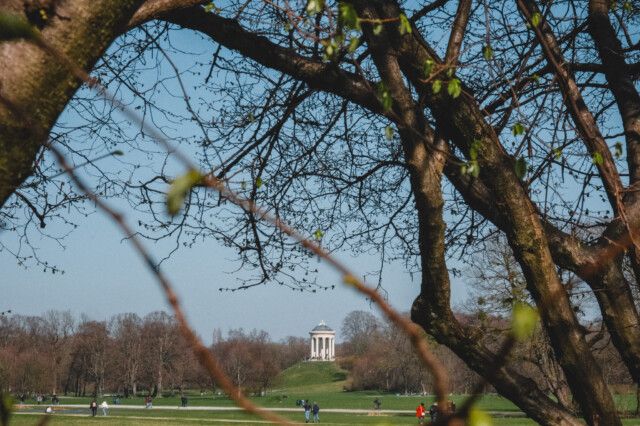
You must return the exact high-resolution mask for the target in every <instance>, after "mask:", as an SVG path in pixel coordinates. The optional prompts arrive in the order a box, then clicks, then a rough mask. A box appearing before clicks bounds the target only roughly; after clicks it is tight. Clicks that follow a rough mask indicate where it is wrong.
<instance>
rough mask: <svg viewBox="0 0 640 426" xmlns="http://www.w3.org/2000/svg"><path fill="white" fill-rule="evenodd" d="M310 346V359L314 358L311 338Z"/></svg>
mask: <svg viewBox="0 0 640 426" xmlns="http://www.w3.org/2000/svg"><path fill="white" fill-rule="evenodd" d="M309 346H310V348H309V349H310V351H309V352H310V353H309V358H313V337H311V341H310V342H309Z"/></svg>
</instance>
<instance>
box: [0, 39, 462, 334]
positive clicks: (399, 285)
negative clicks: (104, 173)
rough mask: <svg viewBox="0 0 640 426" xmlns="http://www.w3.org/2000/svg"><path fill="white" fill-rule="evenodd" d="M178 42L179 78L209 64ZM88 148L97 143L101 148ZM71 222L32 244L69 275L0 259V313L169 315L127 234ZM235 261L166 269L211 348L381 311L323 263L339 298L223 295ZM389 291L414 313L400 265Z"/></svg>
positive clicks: (196, 250)
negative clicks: (231, 338)
mask: <svg viewBox="0 0 640 426" xmlns="http://www.w3.org/2000/svg"><path fill="white" fill-rule="evenodd" d="M176 40H177V42H178V43H180V44H182V45H183V46H182V47H183V48H185V49H187V48H188V50H190V51H191V53H190V54H189V55H187V56H185V57H180V56H176V57H174V58H173V60H175V61H176V63H177V64H178V66H179V67H181V68H182V69H185V68H188V67H190V66H192V64H191V63H188V62H187V61H194V52H196V53H195V55H196V59H198V58H197V56H198V55H199V56H200V57H199V59H200V60H201V61H203V62H205V63H206V60H209V55H210V52H211V51H213V48H214V46H213V45H212V44H211V43H209V42H207V41H204V40H203V39H201V38H200V37H196V36H194V35H193V34H189V33H188V32H180V33H179V34H178V37H176V38H175V39H174V41H176ZM155 72H156V70H155V69H152V70H151V71H150V73H151V74H152V75H155V74H154V73H155ZM174 83H175V82H174ZM189 83H190V82H188V81H187V86H191V84H189ZM120 95H122V93H120ZM124 96H125V97H127V96H130V94H126V93H125V94H124ZM164 101H167V102H175V98H167V99H160V100H159V102H164ZM73 120H74V117H73V113H72V112H69V111H67V112H66V113H65V114H63V116H62V117H61V119H60V121H61V122H69V121H73ZM160 124H162V123H160ZM189 126H191V127H192V128H191V129H189ZM193 126H194V125H193V124H189V123H186V124H185V129H187V131H193V132H194V134H197V130H195V129H193ZM185 129H177V131H185ZM87 143H89V144H99V143H100V141H99V140H98V141H87ZM127 155H130V154H127ZM108 161H111V160H108ZM129 161H131V160H130V159H129ZM133 161H134V162H135V157H134V158H133ZM107 164H108V166H111V164H109V163H107ZM85 177H86V176H85ZM128 218H129V221H130V223H132V224H134V225H135V223H136V221H137V217H136V216H135V215H131V214H130V213H129V216H128ZM70 219H71V220H72V221H73V222H75V223H77V224H78V225H79V226H78V229H76V230H74V231H73V232H72V233H71V234H70V235H68V236H67V237H66V238H65V239H64V240H63V241H62V244H63V246H61V245H60V244H58V243H57V242H55V241H52V240H49V239H46V238H38V237H37V236H38V235H39V234H37V233H33V235H35V236H36V237H32V238H33V239H32V244H34V245H35V246H37V247H38V248H39V254H40V256H41V257H42V258H44V259H45V260H47V261H48V262H50V263H52V264H55V265H59V266H60V267H61V268H62V269H64V271H65V273H64V275H61V274H52V273H51V272H43V270H42V268H41V267H37V266H30V267H27V268H26V269H25V268H24V267H21V266H19V265H18V264H17V262H16V260H15V258H14V257H12V256H11V255H10V254H9V253H7V252H6V251H5V252H0V269H1V270H2V271H3V278H4V279H3V280H2V281H1V282H0V294H2V295H3V297H2V299H0V311H4V310H8V309H10V310H12V311H13V312H14V313H17V314H24V315H39V314H42V313H43V312H45V311H47V310H51V309H54V310H70V311H71V312H72V313H73V314H75V315H76V316H80V314H82V313H84V314H87V315H88V316H89V317H90V318H92V319H96V320H103V319H108V318H109V317H111V316H112V315H115V314H119V313H123V312H136V313H138V314H139V315H145V314H146V313H149V312H152V311H155V310H168V308H169V307H168V305H167V304H166V303H165V301H164V299H163V294H162V292H161V291H160V289H159V287H158V285H157V283H156V282H155V280H154V278H153V277H152V276H151V275H150V274H149V273H148V272H147V270H146V269H145V267H144V266H143V263H142V262H141V260H140V259H139V257H138V256H137V254H136V253H135V252H134V251H133V250H132V249H131V247H129V244H128V243H127V242H126V241H122V234H121V233H120V231H119V229H118V228H117V227H116V226H115V225H114V224H113V223H111V222H110V221H109V220H108V219H107V218H106V217H105V216H104V215H103V214H102V213H100V212H95V213H93V214H90V215H89V216H88V217H84V216H81V215H78V214H73V213H72V214H71V216H70ZM56 226H60V229H59V230H58V229H56ZM64 229H66V228H64V227H63V226H61V225H60V224H56V223H52V224H50V225H49V226H48V227H47V232H50V233H53V234H56V233H64V232H65V231H64ZM0 238H2V239H3V242H4V243H5V244H6V245H10V246H11V245H14V243H15V241H14V240H16V241H17V237H16V236H15V235H14V234H11V233H9V232H6V231H5V232H4V233H2V234H0ZM147 247H149V248H150V250H151V252H152V253H154V256H155V258H157V259H159V258H162V257H163V256H164V255H165V254H166V253H167V251H168V250H169V249H170V248H169V246H168V242H161V243H159V244H156V245H153V244H150V243H147ZM338 255H339V256H341V257H342V258H343V260H344V259H347V261H348V263H349V265H350V266H351V267H352V268H353V270H354V272H355V273H357V274H359V275H363V274H366V273H369V272H372V271H375V270H376V269H377V268H378V266H379V265H378V262H379V260H378V258H377V257H376V256H361V257H359V258H350V257H349V255H348V254H345V253H338ZM234 259H235V254H234V253H233V252H231V251H230V250H229V249H227V248H224V247H222V246H221V245H219V244H218V243H216V242H215V241H213V240H208V241H206V242H201V243H198V244H196V245H195V246H194V247H193V248H181V249H180V250H179V251H178V252H177V253H175V254H174V255H173V256H172V257H171V258H170V259H169V260H168V261H166V262H165V263H163V264H162V268H163V270H164V272H165V273H166V274H167V275H168V277H169V278H170V279H171V280H172V282H173V283H174V284H175V286H176V288H177V290H178V293H179V296H180V298H181V301H182V303H183V305H184V307H185V310H186V312H187V314H188V317H189V319H190V321H191V323H192V324H193V326H194V328H195V329H196V331H197V332H198V333H199V334H200V335H201V336H202V337H203V339H204V340H205V342H209V341H210V340H211V332H212V330H213V329H214V328H220V329H222V330H223V332H226V331H227V330H229V329H231V328H239V327H242V328H245V329H253V328H256V329H263V330H266V331H267V332H269V333H270V335H271V336H272V338H274V339H280V338H283V337H285V336H288V335H294V336H306V335H307V332H308V331H309V330H311V328H313V326H314V325H316V324H317V323H318V322H319V321H321V320H325V321H326V322H327V324H328V325H329V326H331V327H333V328H334V329H336V330H339V329H340V325H341V322H342V320H343V318H344V317H345V316H346V314H348V313H349V312H350V311H352V310H371V311H372V312H376V311H375V309H374V308H372V307H371V306H370V304H369V302H368V301H367V300H365V299H364V297H363V296H361V295H359V294H356V293H355V292H354V291H353V290H352V289H351V288H347V287H346V286H344V285H342V284H341V279H340V277H339V276H338V275H337V274H336V273H335V272H333V271H332V270H330V269H329V268H328V267H326V265H324V264H322V263H320V264H319V274H318V281H319V282H320V283H323V284H325V285H332V284H336V289H335V290H329V291H322V290H319V291H318V292H317V293H308V292H300V291H292V290H290V289H288V288H285V287H280V286H277V285H269V284H267V285H262V286H260V287H255V288H252V289H250V290H246V291H236V292H233V293H232V292H220V291H218V288H220V287H235V286H237V285H238V282H237V281H236V277H235V276H234V273H233V271H235V270H236V268H237V263H235V262H234ZM383 286H384V288H385V290H386V291H387V292H388V297H389V300H390V302H391V303H392V305H393V306H395V307H396V308H397V309H398V310H400V311H408V310H409V308H410V307H411V303H412V301H413V299H414V298H415V297H416V295H417V294H418V293H419V283H418V282H414V281H412V278H411V277H410V275H409V274H408V273H406V271H405V269H404V267H403V265H402V264H399V263H398V264H391V265H388V266H386V267H385V273H384V275H383ZM464 293H465V288H464V286H462V285H461V284H460V283H459V282H457V281H454V288H453V299H454V300H461V299H462V298H463V296H464ZM339 339H340V336H339V335H338V340H339Z"/></svg>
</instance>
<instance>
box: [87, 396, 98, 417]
mask: <svg viewBox="0 0 640 426" xmlns="http://www.w3.org/2000/svg"><path fill="white" fill-rule="evenodd" d="M89 408H90V409H91V417H95V416H96V414H97V412H98V403H97V402H96V400H95V399H94V400H93V401H91V405H89Z"/></svg>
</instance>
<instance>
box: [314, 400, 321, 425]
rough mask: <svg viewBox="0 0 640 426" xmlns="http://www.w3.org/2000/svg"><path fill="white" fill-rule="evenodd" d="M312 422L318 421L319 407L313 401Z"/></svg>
mask: <svg viewBox="0 0 640 426" xmlns="http://www.w3.org/2000/svg"><path fill="white" fill-rule="evenodd" d="M312 411H313V422H314V423H320V407H318V404H317V403H316V402H315V401H313V409H312Z"/></svg>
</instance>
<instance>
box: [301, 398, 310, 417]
mask: <svg viewBox="0 0 640 426" xmlns="http://www.w3.org/2000/svg"><path fill="white" fill-rule="evenodd" d="M302 408H304V422H305V423H309V420H310V419H311V404H309V402H308V400H305V402H304V405H303V406H302Z"/></svg>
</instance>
